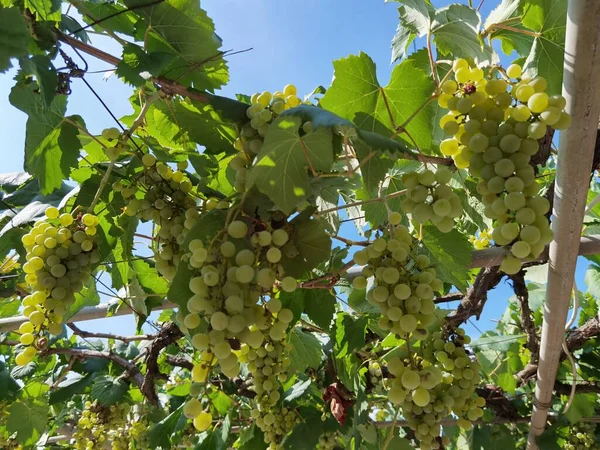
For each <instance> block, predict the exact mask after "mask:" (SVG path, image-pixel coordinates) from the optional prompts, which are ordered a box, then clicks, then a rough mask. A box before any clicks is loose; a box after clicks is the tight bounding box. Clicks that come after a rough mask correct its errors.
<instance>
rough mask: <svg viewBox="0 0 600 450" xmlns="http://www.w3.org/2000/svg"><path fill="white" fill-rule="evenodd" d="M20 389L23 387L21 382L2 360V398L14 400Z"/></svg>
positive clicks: (0, 387)
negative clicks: (12, 374)
mask: <svg viewBox="0 0 600 450" xmlns="http://www.w3.org/2000/svg"><path fill="white" fill-rule="evenodd" d="M0 342H1V341H0ZM19 389H21V386H20V385H19V383H17V382H16V381H15V379H14V378H13V377H12V376H11V374H10V373H9V372H8V370H6V365H5V364H4V363H3V362H0V400H12V399H13V398H14V397H15V395H16V394H17V392H19Z"/></svg>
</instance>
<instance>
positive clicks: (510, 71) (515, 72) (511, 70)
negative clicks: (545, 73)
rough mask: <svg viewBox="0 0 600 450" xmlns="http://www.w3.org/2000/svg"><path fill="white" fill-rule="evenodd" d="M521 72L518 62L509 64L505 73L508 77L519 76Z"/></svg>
mask: <svg viewBox="0 0 600 450" xmlns="http://www.w3.org/2000/svg"><path fill="white" fill-rule="evenodd" d="M522 73H523V69H522V68H521V66H520V65H518V64H511V65H510V66H508V67H507V68H506V75H508V76H509V77H510V78H519V77H520V76H521V74H522Z"/></svg>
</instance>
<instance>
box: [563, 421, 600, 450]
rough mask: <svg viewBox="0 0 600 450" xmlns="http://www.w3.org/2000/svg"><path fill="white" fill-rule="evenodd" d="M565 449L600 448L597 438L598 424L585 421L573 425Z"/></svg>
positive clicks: (586, 449) (584, 449)
mask: <svg viewBox="0 0 600 450" xmlns="http://www.w3.org/2000/svg"><path fill="white" fill-rule="evenodd" d="M564 449H565V450H600V444H599V443H598V441H597V440H596V424H595V423H586V422H583V423H578V424H574V425H572V426H571V427H570V428H569V434H568V436H567V439H566V442H565V444H564Z"/></svg>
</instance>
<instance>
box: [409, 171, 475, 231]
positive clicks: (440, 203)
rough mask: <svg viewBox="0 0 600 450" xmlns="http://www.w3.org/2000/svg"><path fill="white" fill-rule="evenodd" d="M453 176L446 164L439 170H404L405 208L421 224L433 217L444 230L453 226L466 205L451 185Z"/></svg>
mask: <svg viewBox="0 0 600 450" xmlns="http://www.w3.org/2000/svg"><path fill="white" fill-rule="evenodd" d="M451 178H452V173H451V172H450V170H448V169H447V168H446V167H439V168H438V169H437V171H436V172H432V171H431V170H428V169H425V170H423V171H421V172H409V173H406V174H404V175H403V176H402V183H403V184H404V187H405V188H406V196H405V199H404V200H403V201H402V209H403V211H404V212H405V213H407V214H410V215H411V217H412V219H413V220H414V221H415V222H416V223H418V224H423V223H425V222H429V221H431V222H432V223H433V224H434V225H435V226H436V227H437V228H438V230H440V231H441V232H443V233H447V232H449V231H450V230H452V229H453V228H454V226H455V222H454V219H456V218H458V217H460V216H461V215H462V212H463V208H462V205H461V203H460V197H459V196H458V195H457V194H456V193H455V192H453V191H452V188H451V187H450V186H448V183H449V182H450V179H451Z"/></svg>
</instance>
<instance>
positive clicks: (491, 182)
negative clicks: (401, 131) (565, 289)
mask: <svg viewBox="0 0 600 450" xmlns="http://www.w3.org/2000/svg"><path fill="white" fill-rule="evenodd" d="M454 71H455V80H448V81H445V82H444V83H443V84H442V91H443V92H444V93H443V94H441V95H440V97H439V99H438V101H439V104H440V106H442V107H444V108H448V109H450V112H449V113H448V114H447V115H446V116H444V117H442V119H441V121H440V125H441V127H442V128H443V130H444V132H445V133H446V134H449V135H452V136H453V137H452V138H450V139H446V140H444V141H443V142H442V143H441V144H440V150H441V151H442V153H444V154H445V155H448V156H452V157H453V158H454V162H455V164H456V165H457V167H459V168H468V170H469V172H470V173H471V175H472V176H474V177H478V178H480V179H481V181H480V182H479V184H478V185H477V192H478V193H479V194H480V195H481V196H482V200H483V203H484V205H485V211H484V213H485V215H486V216H487V217H489V218H490V219H492V220H493V221H494V231H493V233H492V236H493V239H494V242H495V243H496V244H497V245H502V246H507V248H509V250H510V253H509V254H508V255H507V256H506V258H505V259H504V261H503V263H502V266H501V269H502V270H503V271H504V272H506V273H508V274H513V273H516V272H518V271H519V270H520V269H521V260H523V259H535V258H537V257H538V256H539V255H540V253H541V252H542V251H543V249H544V247H545V245H546V244H548V243H549V242H550V241H551V240H552V237H553V235H552V230H551V229H550V225H549V222H548V219H547V218H546V216H545V215H546V214H547V212H548V211H549V208H550V204H549V202H548V201H547V200H546V199H545V198H544V197H542V196H539V195H538V192H539V190H540V185H539V184H538V183H537V181H536V179H535V171H534V168H533V167H532V166H531V165H530V160H531V157H532V155H534V154H535V153H537V151H538V147H539V144H538V140H539V139H541V138H543V137H545V135H546V131H547V128H548V127H553V128H555V129H557V130H562V129H565V128H567V127H568V126H569V124H570V120H571V119H570V116H569V115H568V114H567V113H566V112H564V111H563V109H564V107H565V99H564V98H563V97H562V96H558V95H557V96H548V94H546V93H545V92H544V91H545V90H546V86H547V82H546V80H545V79H544V78H542V77H537V78H534V79H526V78H521V72H522V69H521V67H520V66H518V65H517V64H513V65H511V66H510V67H508V69H507V71H506V75H507V76H506V78H507V79H504V78H490V79H487V78H485V77H484V73H483V71H482V70H481V69H478V68H473V67H469V64H468V63H467V61H465V60H463V59H458V60H456V61H455V62H454ZM508 77H510V78H514V79H516V80H517V81H511V80H510V79H508Z"/></svg>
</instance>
